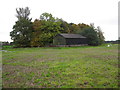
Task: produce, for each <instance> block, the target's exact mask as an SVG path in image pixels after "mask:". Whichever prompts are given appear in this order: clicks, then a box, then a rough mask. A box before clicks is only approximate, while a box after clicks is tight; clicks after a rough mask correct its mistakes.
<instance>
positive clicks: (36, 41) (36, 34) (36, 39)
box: [31, 19, 43, 47]
mask: <svg viewBox="0 0 120 90" xmlns="http://www.w3.org/2000/svg"><path fill="white" fill-rule="evenodd" d="M41 27H42V22H41V20H38V19H35V21H34V22H33V34H32V39H31V46H32V47H33V46H34V47H35V46H43V43H42V42H41V38H40V36H41V34H42V31H41Z"/></svg>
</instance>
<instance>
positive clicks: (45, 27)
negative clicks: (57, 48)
mask: <svg viewBox="0 0 120 90" xmlns="http://www.w3.org/2000/svg"><path fill="white" fill-rule="evenodd" d="M40 20H41V21H42V27H41V31H42V34H41V40H42V42H43V43H44V44H52V42H53V37H54V36H55V35H56V34H58V33H60V32H61V31H62V30H63V29H62V28H61V27H60V25H61V22H60V20H59V19H58V18H55V17H53V16H52V14H49V13H43V14H42V15H41V16H40Z"/></svg>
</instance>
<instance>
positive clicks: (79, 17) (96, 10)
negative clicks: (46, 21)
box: [0, 0, 119, 41]
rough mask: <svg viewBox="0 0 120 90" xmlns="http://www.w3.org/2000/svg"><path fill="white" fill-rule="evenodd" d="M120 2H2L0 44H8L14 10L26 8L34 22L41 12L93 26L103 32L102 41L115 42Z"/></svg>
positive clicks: (80, 0)
mask: <svg viewBox="0 0 120 90" xmlns="http://www.w3.org/2000/svg"><path fill="white" fill-rule="evenodd" d="M118 1H119V0H1V2H0V11H1V14H0V15H1V16H0V25H1V29H0V41H11V39H10V36H9V34H10V32H11V31H12V27H13V25H14V24H15V21H16V20H17V18H16V17H15V15H16V10H15V9H16V8H19V7H23V8H24V7H29V8H30V10H31V15H30V17H31V18H32V20H33V21H34V20H35V19H36V18H37V19H39V17H40V15H41V14H42V13H44V12H48V13H51V14H52V15H53V16H54V17H58V18H62V19H63V20H65V21H67V22H68V23H71V22H72V23H75V24H78V23H85V24H90V23H94V25H95V27H97V26H100V27H101V29H102V31H103V32H104V36H105V40H117V39H118Z"/></svg>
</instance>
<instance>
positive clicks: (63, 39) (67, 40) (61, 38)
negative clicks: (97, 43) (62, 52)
mask: <svg viewBox="0 0 120 90" xmlns="http://www.w3.org/2000/svg"><path fill="white" fill-rule="evenodd" d="M81 44H87V38H86V37H84V36H82V35H80V34H66V33H62V34H57V35H56V36H55V37H54V38H53V45H81Z"/></svg>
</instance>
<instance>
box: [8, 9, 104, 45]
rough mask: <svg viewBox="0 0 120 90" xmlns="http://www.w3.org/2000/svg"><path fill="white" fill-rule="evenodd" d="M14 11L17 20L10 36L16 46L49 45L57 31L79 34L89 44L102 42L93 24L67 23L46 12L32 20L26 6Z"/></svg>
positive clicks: (98, 31)
mask: <svg viewBox="0 0 120 90" xmlns="http://www.w3.org/2000/svg"><path fill="white" fill-rule="evenodd" d="M16 12H17V15H16V17H17V18H18V21H16V23H15V25H14V26H13V31H11V32H10V36H11V39H12V40H13V42H14V44H15V46H17V47H30V46H32V47H33V46H34V47H37V46H45V45H51V44H52V43H53V42H52V41H53V37H54V36H55V35H56V34H59V33H74V34H81V35H83V36H86V37H87V39H88V44H89V45H101V44H102V43H103V42H104V36H103V32H102V30H101V28H100V26H98V27H97V28H95V26H94V24H90V25H88V24H84V23H79V24H75V23H68V22H66V21H64V20H63V19H59V18H56V17H53V15H52V14H50V13H46V12H45V13H42V14H41V15H40V18H39V19H35V20H34V21H33V22H32V21H31V20H32V19H31V18H29V15H30V10H29V8H28V7H26V8H19V9H16Z"/></svg>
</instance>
